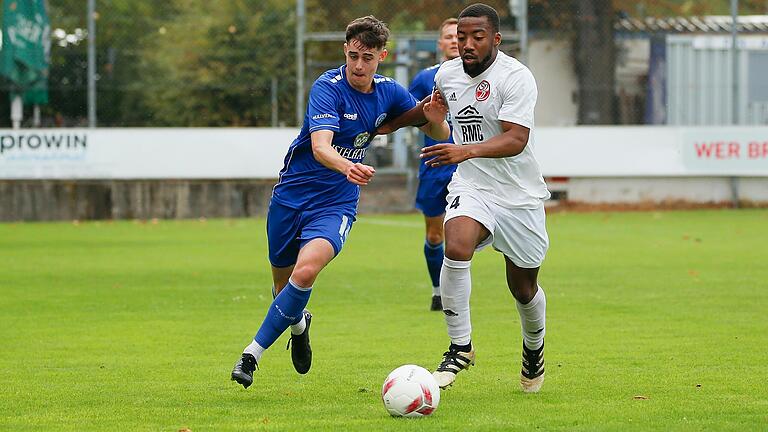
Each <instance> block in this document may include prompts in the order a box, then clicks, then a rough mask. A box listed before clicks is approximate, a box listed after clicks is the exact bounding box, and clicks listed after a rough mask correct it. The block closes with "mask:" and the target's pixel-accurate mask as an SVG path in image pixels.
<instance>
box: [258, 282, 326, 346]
mask: <svg viewBox="0 0 768 432" xmlns="http://www.w3.org/2000/svg"><path fill="white" fill-rule="evenodd" d="M311 294H312V287H309V288H300V287H298V286H296V285H295V284H294V283H293V281H291V280H289V281H288V285H286V286H285V288H283V290H282V291H280V294H278V295H277V297H275V299H274V300H273V301H272V304H271V305H270V306H269V310H268V311H267V316H265V317H264V322H262V323H261V327H259V331H258V332H257V333H256V336H255V337H254V338H253V340H255V341H256V343H258V344H259V345H260V346H262V347H263V348H265V349H266V348H269V347H270V346H271V345H272V344H273V343H274V342H275V341H276V340H277V338H278V337H280V335H281V334H283V332H284V331H285V329H287V328H288V326H290V325H291V324H295V323H298V322H299V321H301V317H302V313H303V312H304V307H305V306H306V305H307V303H308V302H309V296H310V295H311Z"/></svg>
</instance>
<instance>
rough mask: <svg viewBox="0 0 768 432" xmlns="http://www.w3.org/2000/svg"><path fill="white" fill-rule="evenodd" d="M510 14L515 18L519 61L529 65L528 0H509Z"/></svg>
mask: <svg viewBox="0 0 768 432" xmlns="http://www.w3.org/2000/svg"><path fill="white" fill-rule="evenodd" d="M509 12H510V13H511V14H512V16H514V17H515V23H516V24H517V34H518V40H519V41H520V55H519V56H518V57H519V58H518V60H520V61H521V62H522V63H524V64H528V0H509Z"/></svg>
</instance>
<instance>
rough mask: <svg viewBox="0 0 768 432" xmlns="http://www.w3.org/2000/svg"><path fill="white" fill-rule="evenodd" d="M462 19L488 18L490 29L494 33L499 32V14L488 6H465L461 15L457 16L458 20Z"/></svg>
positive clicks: (476, 4)
mask: <svg viewBox="0 0 768 432" xmlns="http://www.w3.org/2000/svg"><path fill="white" fill-rule="evenodd" d="M464 17H477V18H480V17H486V18H488V22H489V23H490V24H491V29H492V30H493V32H494V33H498V32H499V26H500V23H499V13H498V12H496V9H494V8H492V7H490V6H488V5H487V4H483V3H475V4H473V5H469V6H467V7H466V8H465V9H464V10H463V11H461V13H460V14H459V19H462V18H464Z"/></svg>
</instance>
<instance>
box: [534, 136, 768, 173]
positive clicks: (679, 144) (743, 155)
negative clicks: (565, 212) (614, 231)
mask: <svg viewBox="0 0 768 432" xmlns="http://www.w3.org/2000/svg"><path fill="white" fill-rule="evenodd" d="M535 133H536V138H535V143H536V144H535V153H536V157H537V159H538V160H539V163H540V165H541V169H542V171H543V173H544V175H545V176H548V177H551V176H570V177H692V176H706V177H712V176H715V177H717V176H758V177H762V176H768V127H690V128H685V127H663V126H662V127H654V126H637V127H632V126H620V127H599V126H596V127H586V126H579V127H569V128H538V129H536V132H535Z"/></svg>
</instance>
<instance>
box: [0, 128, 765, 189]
mask: <svg viewBox="0 0 768 432" xmlns="http://www.w3.org/2000/svg"><path fill="white" fill-rule="evenodd" d="M298 132H299V131H298V129H293V128H275V129H272V128H241V129H240V128H239V129H227V128H216V129H213V128H200V129H198V128H178V129H173V128H171V129H93V130H91V129H23V130H0V179H164V178H165V179H225V178H265V179H267V178H276V177H277V175H278V172H279V171H280V168H282V166H283V159H284V157H285V154H286V151H287V149H288V146H289V145H290V143H291V142H292V141H293V139H294V138H295V137H296V135H298ZM535 153H536V157H537V159H538V160H539V163H540V164H541V168H542V171H543V173H544V175H545V176H547V177H553V176H566V177H669V176H671V177H676V176H708V177H711V176H768V127H691V128H681V127H651V126H640V127H626V126H621V127H584V126H582V127H567V128H547V127H542V128H537V129H536V131H535Z"/></svg>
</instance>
